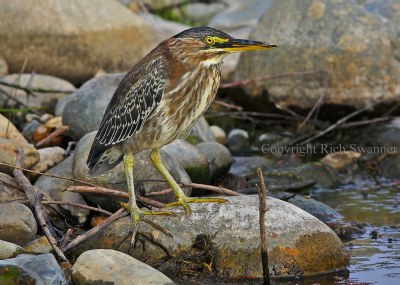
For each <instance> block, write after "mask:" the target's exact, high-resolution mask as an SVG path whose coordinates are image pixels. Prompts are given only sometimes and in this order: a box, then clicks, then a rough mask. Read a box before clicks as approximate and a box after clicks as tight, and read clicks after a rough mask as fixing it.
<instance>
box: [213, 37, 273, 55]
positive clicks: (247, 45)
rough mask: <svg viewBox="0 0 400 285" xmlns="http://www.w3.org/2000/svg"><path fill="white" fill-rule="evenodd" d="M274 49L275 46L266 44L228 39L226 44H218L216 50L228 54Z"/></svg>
mask: <svg viewBox="0 0 400 285" xmlns="http://www.w3.org/2000/svg"><path fill="white" fill-rule="evenodd" d="M274 47H276V45H274V44H271V43H267V42H258V41H251V40H241V39H229V40H227V41H226V42H223V43H219V44H218V47H217V48H220V49H223V50H225V51H229V52H239V51H246V50H267V49H272V48H274Z"/></svg>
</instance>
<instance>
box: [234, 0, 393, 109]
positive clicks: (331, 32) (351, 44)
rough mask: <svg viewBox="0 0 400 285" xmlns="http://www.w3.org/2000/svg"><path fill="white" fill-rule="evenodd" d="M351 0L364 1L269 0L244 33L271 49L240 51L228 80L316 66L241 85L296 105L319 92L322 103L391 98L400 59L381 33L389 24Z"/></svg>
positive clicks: (304, 103) (361, 104) (388, 35)
mask: <svg viewBox="0 0 400 285" xmlns="http://www.w3.org/2000/svg"><path fill="white" fill-rule="evenodd" d="M358 2H364V1H329V0H319V1H311V0H301V1H280V0H272V1H271V4H270V5H269V7H268V9H267V10H266V12H265V13H264V15H263V16H262V17H261V20H260V22H259V23H258V25H257V28H256V29H254V30H253V32H252V34H251V35H250V38H252V39H254V40H263V41H270V42H272V43H276V44H277V45H278V48H276V49H273V50H272V51H270V52H255V53H244V54H243V55H242V56H241V58H240V61H239V66H240V68H237V69H236V73H235V76H234V77H235V80H243V79H248V78H256V77H259V76H262V75H267V74H270V75H276V74H283V73H287V72H300V71H306V70H317V69H321V70H326V72H327V74H326V75H324V74H316V75H314V76H299V77H295V78H294V77H287V78H281V79H280V80H271V81H260V82H257V83H256V84H252V85H249V86H246V87H245V90H246V92H247V94H249V95H251V96H254V97H257V96H260V95H261V94H262V91H263V90H268V96H269V100H271V101H272V102H273V103H275V104H277V105H289V106H291V105H293V106H296V107H297V108H311V107H312V106H314V105H315V103H316V102H317V100H318V99H319V98H320V97H321V96H322V94H325V97H324V104H338V105H346V106H352V107H355V108H361V107H364V106H368V105H370V104H372V103H375V102H376V101H377V100H382V101H383V102H384V103H388V104H390V103H392V102H393V103H394V102H398V94H399V93H400V81H399V78H400V77H399V74H400V65H399V63H398V61H397V60H395V59H394V53H395V45H393V44H392V41H391V38H392V34H391V33H390V32H389V30H390V28H389V27H391V26H392V27H393V26H394V25H395V22H394V21H387V20H385V19H384V18H383V17H377V16H376V15H374V14H371V13H369V12H368V11H366V10H365V9H364V7H363V5H362V3H358ZM397 14H398V13H397ZM322 30H323V31H324V32H323V33H321V31H322ZM325 84H327V86H325Z"/></svg>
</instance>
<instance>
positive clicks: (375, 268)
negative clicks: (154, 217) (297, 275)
mask: <svg viewBox="0 0 400 285" xmlns="http://www.w3.org/2000/svg"><path fill="white" fill-rule="evenodd" d="M310 194H311V196H312V197H313V198H315V199H316V200H319V201H321V202H324V203H326V204H328V205H329V206H331V207H332V208H334V209H335V210H337V211H338V212H339V213H340V214H342V215H343V216H344V218H345V220H346V221H349V222H357V223H359V224H362V225H363V228H364V230H365V232H364V233H362V234H357V235H355V236H353V238H354V239H352V240H351V241H349V242H347V243H346V246H347V249H348V250H349V253H350V255H351V264H350V266H349V268H348V270H345V271H342V272H337V273H332V274H329V275H323V276H316V277H312V278H307V279H298V280H272V281H271V284H272V285H289V284H290V285H291V284H303V285H331V284H343V285H369V284H382V285H399V284H400V183H396V182H392V181H388V180H384V179H381V180H379V181H377V180H373V179H365V178H357V179H356V180H354V181H352V182H349V183H346V186H342V187H340V188H336V189H314V190H312V191H311V193H310ZM174 280H175V281H176V282H177V283H178V284H214V285H222V284H235V285H256V284H257V285H259V284H262V280H261V279H256V280H255V279H241V280H238V279H234V280H232V279H218V278H209V279H204V278H198V279H195V280H193V279H192V280H184V279H176V278H174Z"/></svg>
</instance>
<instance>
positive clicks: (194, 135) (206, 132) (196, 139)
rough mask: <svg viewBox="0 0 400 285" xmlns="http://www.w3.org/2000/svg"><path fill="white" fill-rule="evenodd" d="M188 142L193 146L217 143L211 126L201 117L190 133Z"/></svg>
mask: <svg viewBox="0 0 400 285" xmlns="http://www.w3.org/2000/svg"><path fill="white" fill-rule="evenodd" d="M186 140H188V141H189V142H191V143H192V144H196V143H200V142H215V138H214V135H213V133H212V131H211V129H210V125H209V124H208V123H207V121H206V119H204V117H200V118H199V120H198V121H197V122H196V124H194V126H193V128H192V130H191V131H190V134H189V137H188V138H187V139H186Z"/></svg>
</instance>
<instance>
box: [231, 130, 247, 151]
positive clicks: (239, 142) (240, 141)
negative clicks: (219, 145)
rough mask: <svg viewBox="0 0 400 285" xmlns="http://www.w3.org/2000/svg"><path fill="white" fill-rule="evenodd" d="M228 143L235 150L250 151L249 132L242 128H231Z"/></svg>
mask: <svg viewBox="0 0 400 285" xmlns="http://www.w3.org/2000/svg"><path fill="white" fill-rule="evenodd" d="M226 145H227V147H228V148H229V150H230V151H233V152H242V151H248V149H249V147H250V142H249V133H248V132H247V131H245V130H242V129H233V130H231V131H230V132H229V134H228V139H227V141H226Z"/></svg>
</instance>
